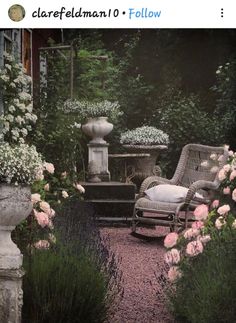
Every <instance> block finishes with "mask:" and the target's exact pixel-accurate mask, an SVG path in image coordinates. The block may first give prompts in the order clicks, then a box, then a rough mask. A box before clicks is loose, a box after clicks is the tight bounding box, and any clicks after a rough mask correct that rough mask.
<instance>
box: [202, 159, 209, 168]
mask: <svg viewBox="0 0 236 323" xmlns="http://www.w3.org/2000/svg"><path fill="white" fill-rule="evenodd" d="M201 166H202V167H204V168H206V167H209V163H208V161H207V160H204V161H203V162H201Z"/></svg>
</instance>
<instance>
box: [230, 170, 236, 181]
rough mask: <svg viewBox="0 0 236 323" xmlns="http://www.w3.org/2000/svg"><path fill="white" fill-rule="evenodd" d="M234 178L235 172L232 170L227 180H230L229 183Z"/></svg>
mask: <svg viewBox="0 0 236 323" xmlns="http://www.w3.org/2000/svg"><path fill="white" fill-rule="evenodd" d="M235 177H236V170H233V171H232V173H231V174H230V176H229V179H230V180H231V181H233V180H234V179H235Z"/></svg>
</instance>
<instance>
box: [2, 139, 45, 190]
mask: <svg viewBox="0 0 236 323" xmlns="http://www.w3.org/2000/svg"><path fill="white" fill-rule="evenodd" d="M43 167H44V166H43V162H42V157H41V155H40V154H39V153H38V152H37V150H36V148H35V146H28V145H26V144H20V145H17V146H10V145H9V144H8V143H2V144H1V145H0V182H1V183H8V184H16V185H17V184H32V183H33V182H34V181H35V180H37V178H38V176H39V174H40V172H41V170H42V169H43Z"/></svg>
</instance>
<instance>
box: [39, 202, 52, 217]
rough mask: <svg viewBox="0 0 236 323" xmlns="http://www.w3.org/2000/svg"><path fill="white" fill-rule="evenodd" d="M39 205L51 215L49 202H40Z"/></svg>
mask: <svg viewBox="0 0 236 323" xmlns="http://www.w3.org/2000/svg"><path fill="white" fill-rule="evenodd" d="M39 206H40V209H41V210H42V211H43V212H45V213H47V215H50V213H51V208H50V205H49V204H48V203H47V202H45V201H42V202H40V204H39Z"/></svg>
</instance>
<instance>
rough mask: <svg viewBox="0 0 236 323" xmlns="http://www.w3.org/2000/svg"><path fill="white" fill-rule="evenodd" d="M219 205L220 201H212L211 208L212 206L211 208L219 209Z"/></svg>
mask: <svg viewBox="0 0 236 323" xmlns="http://www.w3.org/2000/svg"><path fill="white" fill-rule="evenodd" d="M219 204H220V201H219V200H214V201H213V202H212V204H211V206H212V207H213V208H217V207H219Z"/></svg>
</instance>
